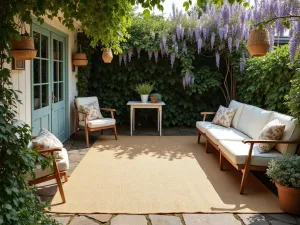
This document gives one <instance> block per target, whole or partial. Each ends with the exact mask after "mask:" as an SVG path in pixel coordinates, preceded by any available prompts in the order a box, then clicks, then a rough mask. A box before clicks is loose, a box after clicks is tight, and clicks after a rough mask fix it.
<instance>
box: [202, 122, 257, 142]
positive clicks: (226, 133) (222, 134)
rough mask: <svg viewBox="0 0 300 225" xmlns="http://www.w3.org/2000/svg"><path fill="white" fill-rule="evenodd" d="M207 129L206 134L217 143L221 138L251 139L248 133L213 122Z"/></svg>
mask: <svg viewBox="0 0 300 225" xmlns="http://www.w3.org/2000/svg"><path fill="white" fill-rule="evenodd" d="M212 125H213V126H210V127H209V128H208V129H207V131H206V136H207V137H208V138H209V139H210V140H212V141H213V142H214V143H215V144H217V145H218V144H219V141H220V140H236V141H237V140H240V141H242V140H246V139H251V138H249V137H248V136H247V135H245V134H243V133H242V132H240V131H238V130H236V129H234V128H232V127H231V128H227V127H222V126H218V125H215V124H212Z"/></svg>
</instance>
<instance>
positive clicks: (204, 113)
mask: <svg viewBox="0 0 300 225" xmlns="http://www.w3.org/2000/svg"><path fill="white" fill-rule="evenodd" d="M200 114H201V115H203V121H205V119H206V115H215V114H216V112H201V113H200Z"/></svg>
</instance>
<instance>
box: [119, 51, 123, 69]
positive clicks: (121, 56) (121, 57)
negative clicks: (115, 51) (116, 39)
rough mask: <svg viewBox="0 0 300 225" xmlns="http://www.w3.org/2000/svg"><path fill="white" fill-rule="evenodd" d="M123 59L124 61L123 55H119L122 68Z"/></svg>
mask: <svg viewBox="0 0 300 225" xmlns="http://www.w3.org/2000/svg"><path fill="white" fill-rule="evenodd" d="M122 59H123V54H120V55H119V65H120V66H121V65H122Z"/></svg>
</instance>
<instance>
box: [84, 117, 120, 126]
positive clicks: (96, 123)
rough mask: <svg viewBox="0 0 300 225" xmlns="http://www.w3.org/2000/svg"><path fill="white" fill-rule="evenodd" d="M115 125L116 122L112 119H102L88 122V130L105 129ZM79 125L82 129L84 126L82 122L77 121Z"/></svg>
mask: <svg viewBox="0 0 300 225" xmlns="http://www.w3.org/2000/svg"><path fill="white" fill-rule="evenodd" d="M115 124H116V120H115V119H112V118H103V119H97V120H91V121H88V127H89V128H97V127H107V126H113V125H115ZM79 125H80V126H82V127H84V126H85V123H84V121H79Z"/></svg>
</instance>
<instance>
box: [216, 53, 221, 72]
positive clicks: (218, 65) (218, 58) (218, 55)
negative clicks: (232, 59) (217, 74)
mask: <svg viewBox="0 0 300 225" xmlns="http://www.w3.org/2000/svg"><path fill="white" fill-rule="evenodd" d="M216 66H217V67H218V68H220V53H219V52H216Z"/></svg>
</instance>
